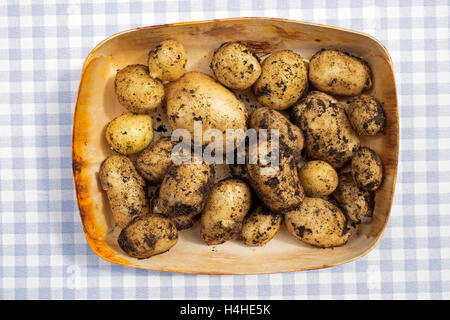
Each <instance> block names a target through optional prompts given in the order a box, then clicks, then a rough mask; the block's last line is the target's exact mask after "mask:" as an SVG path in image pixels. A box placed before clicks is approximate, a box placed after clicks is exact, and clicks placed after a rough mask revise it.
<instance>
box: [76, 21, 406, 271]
mask: <svg viewBox="0 0 450 320" xmlns="http://www.w3.org/2000/svg"><path fill="white" fill-rule="evenodd" d="M168 38H172V39H177V40H179V41H180V42H181V43H183V44H184V46H185V47H186V51H187V56H188V63H187V70H188V71H191V70H197V71H203V72H206V73H209V74H211V71H210V69H209V63H210V60H211V57H212V54H213V52H214V49H216V48H217V47H218V46H219V45H220V44H222V43H223V42H226V41H234V40H250V41H249V42H248V43H249V45H251V46H252V48H253V49H254V50H255V51H257V53H258V54H260V55H264V54H268V53H270V52H272V51H274V50H279V49H285V48H287V49H292V50H294V51H296V52H298V53H300V54H301V55H302V56H303V57H304V58H305V59H309V58H310V57H311V56H312V55H313V54H314V53H315V52H316V51H318V50H319V49H322V48H337V49H343V50H345V51H348V52H351V53H354V54H356V55H358V56H361V57H362V58H363V59H364V60H366V61H367V62H368V63H369V65H370V66H371V68H372V71H373V82H374V87H373V89H372V90H371V91H370V92H369V93H370V94H372V95H374V96H375V97H376V98H377V99H378V100H379V101H380V102H381V103H382V106H383V108H384V112H385V114H386V129H385V132H384V134H382V135H378V136H375V137H368V138H367V137H363V138H362V142H363V145H367V146H370V147H371V148H373V149H374V150H376V151H377V152H378V154H379V155H380V157H381V159H382V161H383V165H384V182H383V184H382V186H381V188H380V189H379V190H378V191H377V192H376V196H375V203H376V204H375V210H374V216H373V221H372V222H371V223H370V224H366V225H362V226H361V228H360V231H359V235H358V236H356V237H353V238H351V240H350V241H349V242H348V243H347V244H346V245H345V246H342V247H338V248H334V249H318V248H315V247H312V246H309V245H307V244H304V243H302V242H300V241H298V240H296V239H295V238H294V237H293V236H291V235H290V234H288V232H287V231H286V230H285V229H284V228H283V229H282V230H280V232H279V233H278V234H277V235H276V237H275V238H274V239H273V240H272V241H271V242H269V243H268V244H267V245H266V246H264V247H259V248H251V247H246V246H245V245H243V244H242V243H241V242H239V241H231V242H227V243H225V244H222V245H218V246H207V245H206V244H204V243H203V241H202V240H201V239H200V236H199V226H198V225H197V226H196V227H194V228H192V229H189V230H185V231H181V232H180V239H179V241H178V243H177V244H176V245H175V247H173V248H172V249H171V250H170V251H169V252H166V253H163V254H160V255H157V256H154V257H151V258H149V259H145V260H138V259H134V258H131V257H129V256H127V255H126V254H125V253H124V252H123V251H122V250H121V249H120V248H119V246H118V245H117V241H116V240H117V236H118V232H119V230H117V228H115V227H114V223H113V222H112V219H111V212H110V208H109V204H108V202H107V199H106V195H105V193H104V192H103V191H102V189H101V187H100V183H99V180H98V172H99V166H100V164H101V162H102V161H103V160H104V159H105V158H106V157H107V156H109V155H110V154H112V151H111V150H110V149H109V147H108V145H107V143H106V141H105V137H104V130H105V126H106V124H107V123H108V122H109V121H110V120H112V119H113V118H114V117H116V116H118V115H120V114H122V113H124V112H125V111H126V110H125V109H124V108H123V107H122V106H121V105H120V104H119V103H118V101H117V99H116V96H115V93H114V77H115V73H116V70H117V69H119V68H122V67H124V66H126V65H128V64H135V63H142V64H147V61H146V60H147V54H148V51H149V49H150V48H152V47H153V46H154V45H156V44H157V43H158V42H160V41H162V40H165V39H168ZM242 94H243V95H244V96H245V97H247V94H248V92H247V93H242ZM248 97H249V98H248V99H249V103H251V102H252V100H251V99H252V97H251V94H248ZM344 101H345V100H344ZM153 119H154V121H155V122H154V127H155V128H156V131H159V132H156V136H155V138H154V139H157V138H158V135H161V134H162V135H167V134H170V131H167V132H163V131H164V126H165V125H166V119H164V110H156V111H155V113H154V114H153ZM156 119H157V120H156ZM157 121H158V122H157ZM159 122H160V123H159ZM167 127H168V126H167V125H166V128H167ZM72 149H73V155H72V161H73V174H74V180H75V186H76V194H77V200H78V206H79V208H80V216H81V220H82V222H83V226H84V232H85V235H86V239H87V241H88V243H89V245H90V247H91V248H92V250H93V251H94V252H95V253H96V254H97V255H98V256H100V257H101V258H103V259H105V260H107V261H110V262H114V263H118V264H122V265H127V266H133V267H138V268H144V269H149V270H158V271H170V272H183V273H205V274H256V273H276V272H290V271H300V270H311V269H320V268H326V267H331V266H336V265H340V264H343V263H346V262H350V261H353V260H356V259H358V258H360V257H362V256H363V255H365V254H367V253H368V252H369V251H370V250H372V249H373V248H374V247H375V246H376V245H377V243H378V242H379V241H380V239H381V237H382V235H383V231H384V229H385V227H386V223H387V221H388V218H389V211H390V209H391V205H392V200H393V196H394V187H395V180H396V174H397V163H398V150H399V120H398V106H397V95H396V89H395V81H394V74H393V67H392V61H391V58H390V56H389V54H388V52H387V51H386V49H385V48H384V47H383V45H382V44H381V43H380V42H379V41H377V40H376V39H374V38H372V37H370V36H368V35H366V34H363V33H360V32H355V31H350V30H344V29H341V28H335V27H328V26H323V25H317V24H312V23H305V22H298V21H290V20H283V19H272V18H233V19H221V20H211V21H200V22H186V23H176V24H167V25H160V26H152V27H144V28H136V29H132V30H128V31H123V32H120V33H118V34H115V35H113V36H111V37H109V38H107V39H106V40H104V41H102V42H101V43H100V44H99V45H97V46H96V47H95V48H94V50H92V52H91V53H90V54H89V56H88V57H87V58H86V61H85V63H84V66H83V72H82V75H81V81H80V86H79V91H78V98H77V102H76V108H75V116H74V125H73V142H72Z"/></svg>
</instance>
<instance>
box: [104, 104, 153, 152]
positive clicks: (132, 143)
mask: <svg viewBox="0 0 450 320" xmlns="http://www.w3.org/2000/svg"><path fill="white" fill-rule="evenodd" d="M152 139H153V123H152V118H151V117H150V116H149V115H145V114H134V113H126V114H124V115H121V116H119V117H117V118H115V119H114V120H112V121H111V122H110V123H108V126H107V127H106V141H107V142H108V144H109V145H110V147H111V148H112V149H113V150H114V151H116V152H118V153H121V154H124V155H130V154H134V153H138V152H140V151H142V150H143V149H145V147H147V146H148V145H149V143H150V142H151V141H152Z"/></svg>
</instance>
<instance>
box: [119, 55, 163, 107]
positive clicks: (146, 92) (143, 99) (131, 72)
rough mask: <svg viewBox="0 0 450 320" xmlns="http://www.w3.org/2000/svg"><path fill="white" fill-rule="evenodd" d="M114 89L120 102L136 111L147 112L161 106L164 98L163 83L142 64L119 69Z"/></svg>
mask: <svg viewBox="0 0 450 320" xmlns="http://www.w3.org/2000/svg"><path fill="white" fill-rule="evenodd" d="M114 89H115V91H116V95H117V99H118V100H119V103H120V104H121V105H123V106H124V107H125V108H127V109H128V110H129V111H131V112H134V113H147V112H149V111H150V110H153V109H155V108H157V107H159V106H161V105H162V102H163V99H164V86H163V84H162V83H161V82H160V81H158V80H155V79H153V78H152V77H151V76H150V75H149V73H148V68H147V67H146V66H144V65H141V64H133V65H129V66H127V67H125V68H123V69H120V70H119V71H117V74H116V79H115V81H114Z"/></svg>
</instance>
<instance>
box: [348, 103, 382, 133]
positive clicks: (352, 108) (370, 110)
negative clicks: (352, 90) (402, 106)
mask: <svg viewBox="0 0 450 320" xmlns="http://www.w3.org/2000/svg"><path fill="white" fill-rule="evenodd" d="M347 114H348V118H349V120H350V123H351V124H352V127H353V129H355V131H356V132H357V133H358V134H359V135H360V136H372V135H375V134H377V133H380V132H383V130H384V123H385V117H384V112H383V108H382V107H381V105H380V104H379V103H378V101H377V100H375V98H374V97H372V96H369V95H366V94H362V95H360V96H357V97H354V98H352V99H351V100H350V104H349V105H348V110H347Z"/></svg>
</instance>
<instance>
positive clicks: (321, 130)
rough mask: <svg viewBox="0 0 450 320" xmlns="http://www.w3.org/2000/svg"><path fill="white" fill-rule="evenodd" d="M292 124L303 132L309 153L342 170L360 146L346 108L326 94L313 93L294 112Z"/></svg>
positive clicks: (307, 152)
mask: <svg viewBox="0 0 450 320" xmlns="http://www.w3.org/2000/svg"><path fill="white" fill-rule="evenodd" d="M291 121H292V122H293V123H294V124H297V125H298V126H299V127H300V128H301V129H302V131H303V134H304V136H305V150H306V154H307V155H308V156H309V157H310V158H311V159H317V160H323V161H326V162H328V163H329V164H331V165H332V166H333V167H334V168H340V167H342V166H343V165H344V164H345V163H346V162H347V161H348V160H350V159H351V158H352V156H353V154H354V153H355V152H356V151H357V150H358V148H359V146H360V141H359V137H358V136H357V135H356V133H355V132H354V131H353V129H352V127H351V125H350V122H349V121H348V118H347V115H346V113H345V109H344V107H343V106H342V105H341V104H340V103H339V101H337V100H336V99H334V98H333V97H331V96H329V95H327V94H325V93H322V92H318V91H313V92H310V93H309V94H308V96H307V97H306V98H305V99H304V100H303V101H302V102H301V103H300V104H299V105H298V106H295V107H294V108H293V109H292V112H291Z"/></svg>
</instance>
